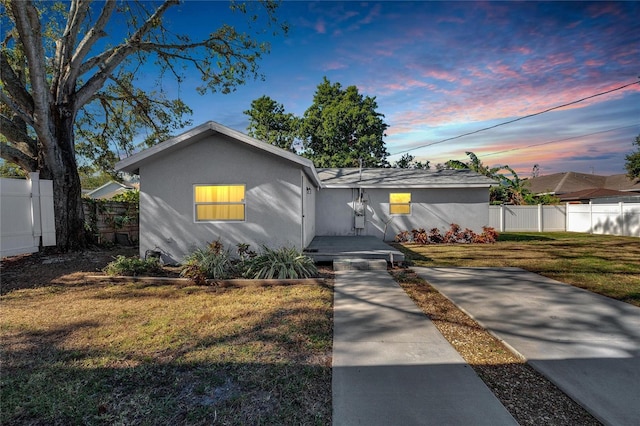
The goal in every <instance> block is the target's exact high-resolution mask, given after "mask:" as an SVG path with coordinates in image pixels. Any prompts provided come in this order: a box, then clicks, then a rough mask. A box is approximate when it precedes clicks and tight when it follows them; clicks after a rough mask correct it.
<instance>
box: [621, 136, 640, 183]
mask: <svg viewBox="0 0 640 426" xmlns="http://www.w3.org/2000/svg"><path fill="white" fill-rule="evenodd" d="M633 144H634V145H635V146H636V147H637V149H636V151H635V152H632V153H631V154H629V155H627V156H626V157H625V159H626V162H625V165H624V167H625V169H627V176H629V179H640V135H638V136H636V140H635V141H634V142H633Z"/></svg>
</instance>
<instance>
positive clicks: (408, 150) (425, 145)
mask: <svg viewBox="0 0 640 426" xmlns="http://www.w3.org/2000/svg"><path fill="white" fill-rule="evenodd" d="M634 84H640V80H639V81H634V82H633V83H628V84H625V85H623V86H620V87H616V88H615V89H610V90H607V91H604V92H600V93H596V94H595V95H590V96H587V97H584V98H582V99H578V100H576V101H572V102H568V103H566V104H562V105H558V106H555V107H552V108H547V109H545V110H544V111H539V112H536V113H533V114H529V115H525V116H522V117H518V118H514V119H513V120H509V121H505V122H502V123H498V124H494V125H493V126H489V127H485V128H482V129H478V130H474V131H472V132H468V133H463V134H461V135H458V136H453V137H451V138H446V139H442V140H439V141H436V142H430V143H427V144H423V145H418V146H415V147H413V148H409V149H405V150H403V151H398V152H394V153H393V154H389V156H392V155H398V154H405V153H407V152H411V151H414V150H416V149H420V148H426V147H429V146H433V145H438V144H441V143H444V142H448V141H452V140H455V139H460V138H463V137H465V136H469V135H475V134H476V133H480V132H485V131H487V130H491V129H495V128H496V127H500V126H505V125H507V124H511V123H515V122H516V121H520V120H524V119H525V118H531V117H535V116H538V115H541V114H545V113H547V112H551V111H554V110H556V109H560V108H564V107H567V106H570V105H575V104H577V103H580V102H584V101H586V100H589V99H593V98H596V97H598V96H602V95H606V94H609V93H613V92H617V91H618V90H622V89H626V88H627V87H629V86H633V85H634Z"/></svg>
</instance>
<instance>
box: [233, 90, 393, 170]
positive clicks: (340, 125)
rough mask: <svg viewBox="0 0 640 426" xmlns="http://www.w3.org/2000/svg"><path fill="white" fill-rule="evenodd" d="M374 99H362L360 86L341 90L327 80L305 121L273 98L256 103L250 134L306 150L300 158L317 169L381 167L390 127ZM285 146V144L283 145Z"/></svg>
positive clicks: (254, 104)
mask: <svg viewBox="0 0 640 426" xmlns="http://www.w3.org/2000/svg"><path fill="white" fill-rule="evenodd" d="M377 108H378V104H377V103H376V101H375V97H370V96H363V95H362V94H360V93H359V92H358V88H357V87H356V86H349V87H347V88H346V89H343V88H342V85H341V84H340V83H335V84H332V83H331V82H330V81H329V80H328V79H327V78H326V77H324V78H323V81H322V83H320V84H319V85H318V87H317V89H316V92H315V94H314V97H313V103H312V104H311V106H310V107H309V108H308V109H307V110H306V111H305V112H304V115H303V116H302V117H295V116H294V115H292V114H287V113H285V112H284V107H283V106H282V105H281V104H279V103H277V102H276V101H274V100H272V99H271V98H269V97H268V96H262V97H261V98H258V99H256V100H254V101H253V102H252V103H251V109H250V110H248V111H245V114H247V115H248V116H249V120H250V121H249V127H248V130H249V134H250V135H253V136H256V137H258V138H260V139H263V140H264V141H266V142H269V143H272V144H274V145H278V143H279V141H284V142H285V143H284V145H285V146H286V147H287V149H291V148H290V147H291V146H293V143H296V142H299V143H300V145H301V146H302V151H301V152H300V154H301V155H303V156H305V157H307V158H309V159H311V160H312V161H313V162H314V164H315V165H316V166H318V167H358V166H359V165H360V162H361V161H362V166H363V167H381V166H384V165H387V161H386V158H387V156H388V155H389V153H388V152H387V149H386V147H385V144H384V140H383V138H384V136H385V134H384V132H385V130H386V129H387V127H388V126H387V124H386V123H385V122H384V121H383V118H384V115H382V114H380V113H379V112H377V111H376V110H377ZM278 146H280V145H278Z"/></svg>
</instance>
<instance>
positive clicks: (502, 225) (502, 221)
mask: <svg viewBox="0 0 640 426" xmlns="http://www.w3.org/2000/svg"><path fill="white" fill-rule="evenodd" d="M500 232H504V204H500Z"/></svg>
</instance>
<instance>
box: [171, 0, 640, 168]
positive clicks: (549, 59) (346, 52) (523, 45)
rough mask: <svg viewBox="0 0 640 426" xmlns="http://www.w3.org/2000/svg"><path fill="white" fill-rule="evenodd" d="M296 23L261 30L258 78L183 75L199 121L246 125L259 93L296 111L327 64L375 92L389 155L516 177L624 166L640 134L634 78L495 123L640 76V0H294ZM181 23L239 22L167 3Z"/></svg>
mask: <svg viewBox="0 0 640 426" xmlns="http://www.w3.org/2000/svg"><path fill="white" fill-rule="evenodd" d="M277 15H278V17H279V19H281V20H284V21H286V22H287V23H288V24H289V25H290V31H289V33H288V35H286V36H279V37H276V38H271V37H268V38H266V40H268V41H270V43H271V52H270V53H269V54H268V55H265V56H264V57H263V59H261V61H260V71H261V72H262V73H263V74H264V77H265V81H251V82H249V83H247V84H246V85H244V86H240V87H238V89H237V90H236V91H235V92H233V93H231V94H226V95H223V94H207V95H204V96H200V95H197V94H196V93H195V91H194V90H193V88H194V87H195V86H197V85H198V83H199V81H197V76H192V77H190V76H189V75H187V77H188V78H187V79H186V81H185V82H184V83H183V84H182V86H181V87H180V93H181V97H182V98H183V100H185V101H186V102H187V104H188V105H189V106H190V107H191V108H192V109H193V111H194V115H193V124H194V125H198V124H201V123H203V122H205V121H207V120H214V121H217V122H219V123H221V124H223V125H226V126H228V127H231V128H234V129H237V130H240V131H243V132H246V128H247V125H248V120H247V116H246V115H244V114H243V111H245V110H247V109H249V107H250V104H251V101H252V100H253V99H256V98H258V97H260V96H262V95H267V96H270V97H271V98H273V99H274V100H276V101H277V102H279V103H282V104H283V105H284V107H285V109H286V111H287V112H291V113H294V114H296V115H298V116H302V114H303V113H304V111H305V110H306V109H307V108H308V107H309V106H310V105H311V103H312V100H313V94H314V92H315V89H316V87H317V86H318V84H319V83H320V82H321V81H322V78H323V76H326V77H327V78H328V79H329V80H330V81H331V82H332V83H336V82H339V83H340V84H341V85H342V86H343V87H346V86H350V85H355V86H357V87H358V89H359V91H360V93H362V94H364V95H368V96H372V97H376V101H377V103H378V112H380V113H382V114H384V116H385V119H384V120H385V122H386V123H387V124H388V125H389V128H388V130H387V136H386V138H385V142H386V146H387V150H388V151H389V152H390V153H391V154H392V155H391V156H390V157H389V158H388V160H389V161H390V162H393V161H396V160H398V159H399V158H400V155H401V153H404V152H409V153H410V154H412V155H414V156H415V157H416V159H418V160H430V161H431V163H432V164H436V163H442V162H446V161H447V160H449V159H457V160H466V159H467V157H466V156H465V151H473V152H474V153H476V154H477V155H478V156H479V157H480V159H481V160H482V161H483V162H484V163H485V164H488V165H492V166H493V165H497V164H503V165H504V164H507V165H509V166H511V167H513V168H514V169H515V170H516V171H518V172H519V173H520V174H521V176H522V177H526V176H529V175H530V172H531V169H532V167H533V165H534V164H539V166H540V171H541V174H543V175H544V174H551V173H556V172H564V171H576V172H583V173H596V174H603V175H608V174H616V173H624V172H625V170H624V157H625V155H626V154H629V153H630V152H632V150H633V149H634V146H633V145H632V143H633V141H634V139H635V137H636V136H638V135H639V134H640V84H633V85H631V86H630V87H627V88H625V89H622V90H618V91H615V92H613V93H610V94H607V95H603V96H598V97H595V98H593V99H590V100H588V101H585V102H581V103H577V104H574V105H572V106H570V107H567V108H563V109H559V110H555V111H552V112H548V113H545V114H541V115H538V116H535V117H532V118H527V119H523V120H520V121H517V122H515V123H512V124H508V125H504V126H499V127H496V128H494V129H492V130H488V131H484V132H479V133H477V134H473V135H469V136H465V137H461V138H457V139H452V140H447V141H444V140H445V139H450V138H455V137H456V136H459V135H461V134H464V133H469V132H474V131H476V130H479V129H483V128H486V127H490V126H494V125H496V124H499V123H502V122H506V121H510V120H513V119H516V118H518V117H522V116H526V115H529V114H535V113H537V112H540V111H543V110H546V109H549V108H553V107H556V106H559V105H562V104H566V103H570V102H573V101H576V100H579V99H582V98H585V97H589V96H592V95H595V94H598V93H601V92H605V91H608V90H612V89H615V88H618V87H620V86H623V85H625V84H629V83H634V82H637V81H639V80H638V79H639V76H640V19H639V17H640V2H619V3H618V2H608V1H607V2H436V1H420V2H392V1H387V2H375V1H374V2H361V1H349V2H302V1H300V2H298V1H295V2H294V1H285V2H283V3H282V4H281V5H280V7H279V9H278V12H277ZM167 18H168V19H170V20H171V23H172V24H173V25H176V28H180V30H184V28H191V29H192V31H193V32H196V33H197V31H203V30H204V29H207V30H211V29H212V28H214V27H215V26H217V25H219V23H220V22H228V23H231V24H236V25H239V26H242V25H243V24H241V23H242V22H243V20H242V19H240V18H241V17H238V16H237V14H232V13H231V12H230V11H229V10H228V4H227V3H226V2H208V1H187V2H186V3H184V4H181V5H179V6H177V7H175V8H173V9H171V10H170V11H169V13H168V14H167Z"/></svg>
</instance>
